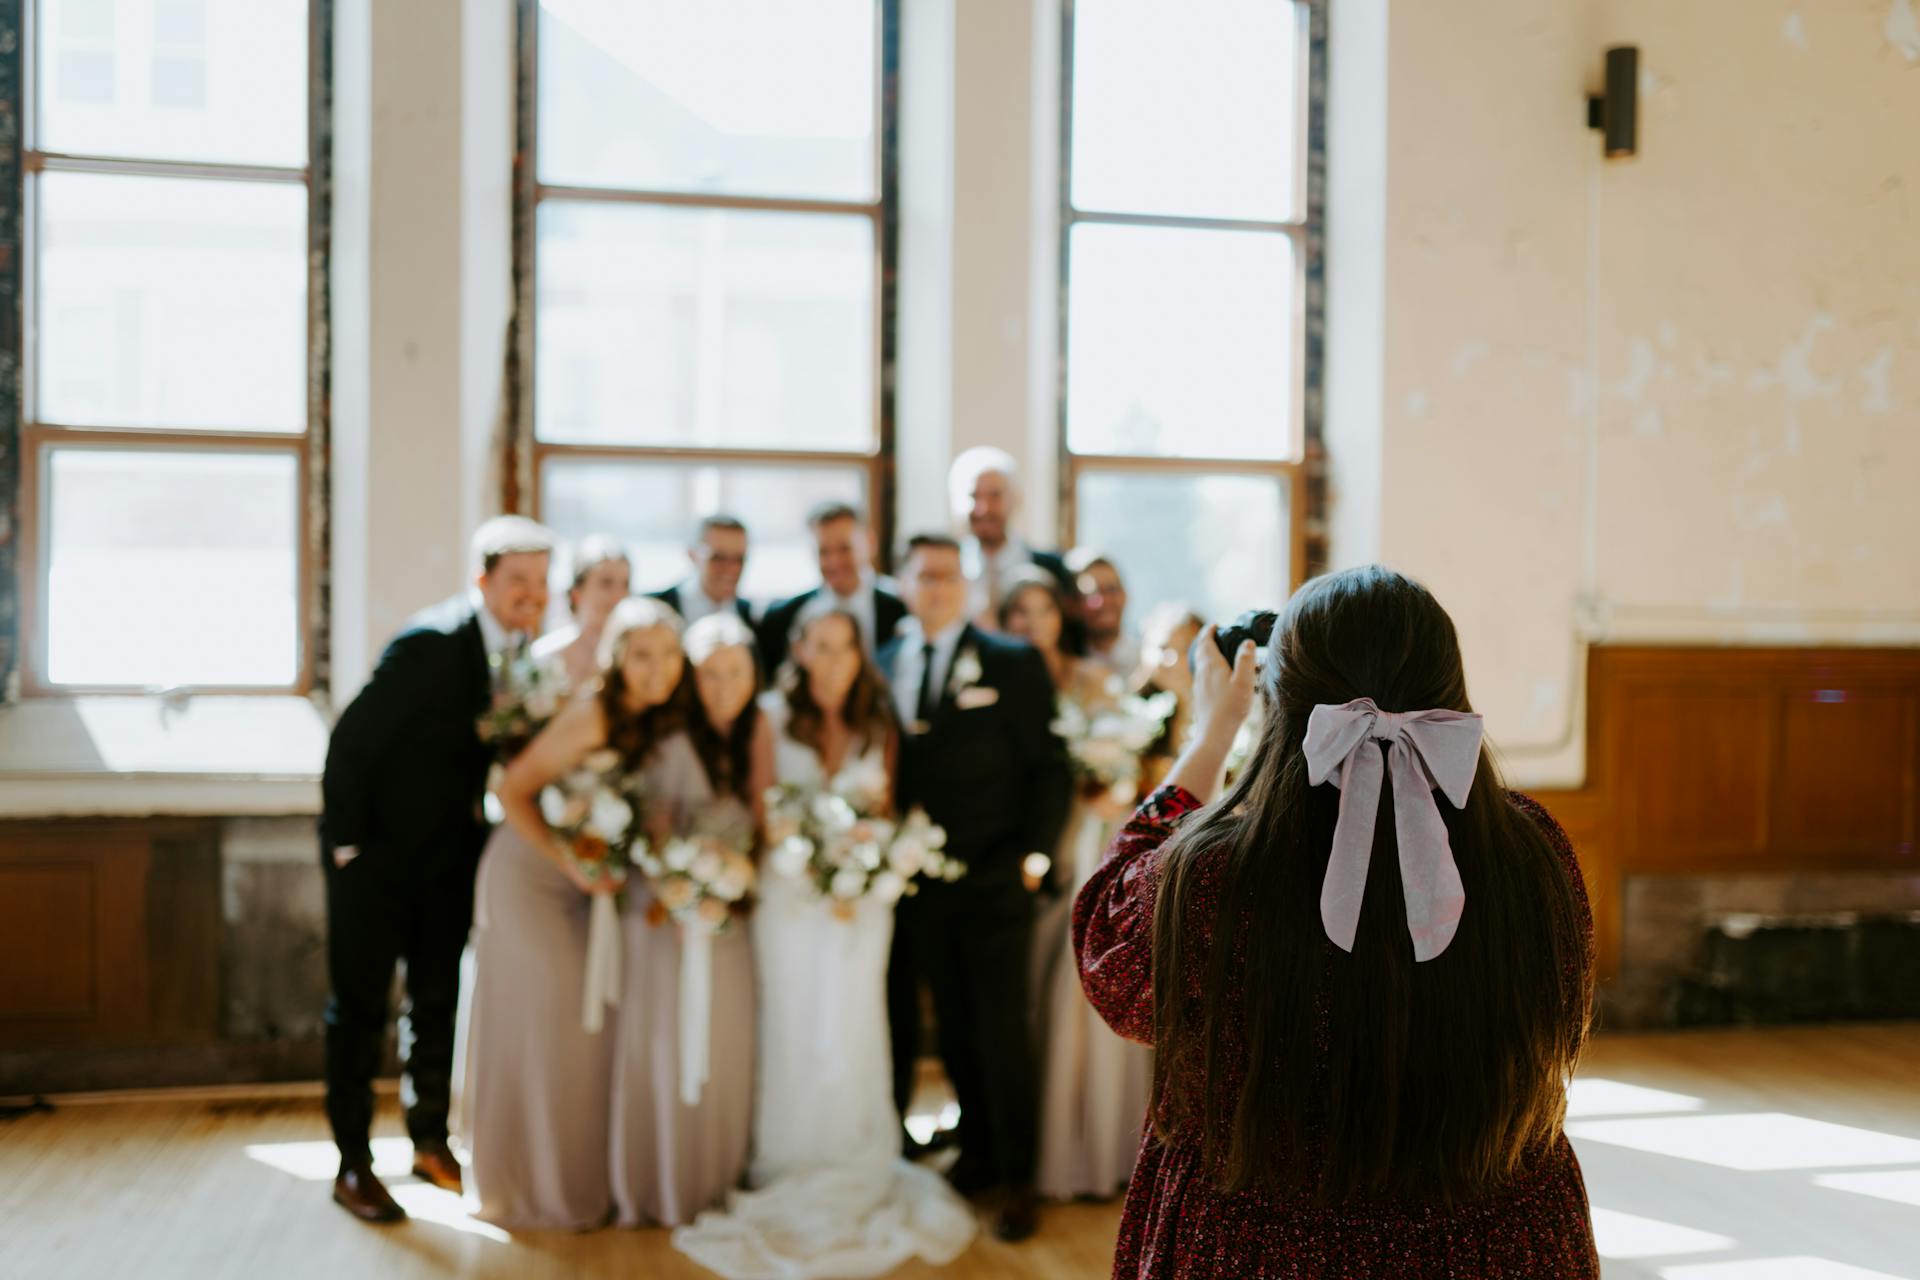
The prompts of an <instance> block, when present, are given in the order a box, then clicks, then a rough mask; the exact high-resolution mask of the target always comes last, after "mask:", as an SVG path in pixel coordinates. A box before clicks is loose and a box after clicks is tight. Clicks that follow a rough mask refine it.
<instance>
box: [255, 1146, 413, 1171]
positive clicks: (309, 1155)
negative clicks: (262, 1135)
mask: <svg viewBox="0 0 1920 1280" xmlns="http://www.w3.org/2000/svg"><path fill="white" fill-rule="evenodd" d="M246 1152H247V1159H249V1160H257V1161H259V1162H260V1163H261V1164H264V1165H267V1166H268V1167H270V1168H274V1169H278V1170H279V1171H280V1172H282V1173H290V1174H292V1175H293V1176H294V1177H296V1178H300V1179H303V1180H305V1181H307V1182H332V1181H333V1178H334V1175H335V1174H337V1173H339V1172H340V1148H338V1147H336V1146H334V1145H333V1144H332V1143H331V1142H256V1143H251V1144H249V1145H248V1146H247V1148H246ZM412 1170H413V1144H412V1143H411V1142H409V1141H407V1140H406V1139H405V1138H375V1139H374V1140H373V1172H374V1175H375V1176H376V1177H378V1178H379V1179H380V1180H381V1181H383V1182H384V1181H386V1180H387V1179H389V1178H404V1177H406V1176H407V1175H408V1174H409V1173H411V1172H412Z"/></svg>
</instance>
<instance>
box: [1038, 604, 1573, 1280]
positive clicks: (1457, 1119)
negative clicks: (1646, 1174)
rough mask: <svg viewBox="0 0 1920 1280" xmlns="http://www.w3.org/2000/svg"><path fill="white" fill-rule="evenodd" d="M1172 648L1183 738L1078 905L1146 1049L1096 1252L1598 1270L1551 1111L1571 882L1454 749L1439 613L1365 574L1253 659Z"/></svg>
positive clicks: (1546, 834) (1125, 1263)
mask: <svg viewBox="0 0 1920 1280" xmlns="http://www.w3.org/2000/svg"><path fill="white" fill-rule="evenodd" d="M1196 656H1197V662H1198V664H1199V665H1198V674H1197V678H1196V681H1195V690H1194V720H1195V733H1194V739H1193V742H1192V745H1191V746H1189V747H1188V748H1187V750H1186V751H1185V752H1184V753H1183V754H1182V756H1181V757H1180V759H1179V760H1178V762H1176V764H1175V765H1174V768H1173V770H1172V772H1171V773H1170V774H1169V775H1168V778H1167V781H1166V784H1165V785H1164V786H1162V787H1161V789H1160V790H1158V791H1157V792H1155V793H1154V795H1153V796H1152V797H1150V798H1149V800H1148V801H1147V803H1146V804H1144V805H1143V806H1142V807H1141V809H1140V810H1139V812H1137V813H1136V814H1135V815H1134V817H1133V819H1132V821H1131V822H1129V823H1128V825H1127V827H1126V829H1125V830H1124V831H1123V832H1122V833H1121V835H1120V838H1119V839H1118V840H1116V841H1115V844H1114V848H1113V850H1112V852H1111V854H1110V855H1109V857H1108V859H1107V861H1106V863H1105V864H1104V865H1103V866H1102V868H1101V869H1100V871H1099V872H1098V873H1097V874H1096V875H1095V877H1094V879H1093V880H1092V881H1091V882H1090V883H1089V884H1088V885H1087V887H1086V889H1085V890H1084V891H1083V892H1082V893H1081V895H1080V898H1079V901H1078V903H1077V905H1076V910H1075V917H1074V943H1075V947H1076V950H1077V953H1078V956H1079V962H1080V971H1081V975H1082V978H1083V980H1084V982H1085V984H1086V987H1087V992H1088V995H1089V997H1090V998H1091V999H1092V1000H1093V1002H1094V1004H1095V1006H1096V1007H1097V1008H1098V1009H1099V1010H1100V1012H1101V1014H1102V1015H1103V1016H1104V1017H1105V1018H1106V1019H1107V1021H1108V1022H1109V1023H1110V1024H1111V1025H1112V1026H1113V1027H1114V1029H1115V1030H1117V1031H1119V1032H1120V1033H1121V1034H1123V1035H1126V1036H1130V1037H1132V1038H1134V1039H1137V1040H1142V1041H1148V1042H1151V1043H1153V1044H1154V1045H1155V1048H1156V1051H1157V1052H1156V1058H1155V1082H1154V1084H1155V1094H1154V1109H1153V1128H1152V1131H1151V1132H1150V1133H1149V1134H1148V1135H1147V1138H1146V1140H1145V1142H1144V1144H1143V1146H1142V1148H1141V1154H1140V1163H1139V1167H1138V1168H1137V1169H1136V1171H1135V1173H1134V1177H1133V1183H1132V1186H1131V1188H1130V1190H1129V1192H1128V1197H1127V1205H1126V1210H1125V1213H1124V1215H1123V1218H1122V1223H1121V1231H1120V1240H1119V1245H1118V1249H1117V1251H1116V1254H1115V1259H1114V1274H1115V1275H1116V1276H1153V1277H1198V1276H1234V1277H1242V1276H1263V1275H1264V1276H1278V1275H1287V1276H1333V1275H1338V1276H1341V1277H1369V1276H1381V1277H1385V1276H1392V1277H1419V1276H1443V1275H1444V1276H1459V1275H1476V1276H1477V1275H1515V1276H1519V1275H1525V1276H1553V1277H1556V1278H1557V1280H1558V1278H1568V1277H1570V1278H1573V1280H1580V1278H1582V1277H1593V1276H1597V1275H1598V1273H1599V1266H1598V1262H1597V1259H1596V1257H1595V1254H1594V1246H1593V1234H1592V1226H1591V1221H1590V1216H1589V1212H1588V1207H1587V1198H1586V1188H1585V1185H1584V1183H1583V1182H1582V1180H1581V1176H1580V1167H1579V1164H1578V1162H1577V1161H1576V1160H1575V1159H1574V1154H1573V1150H1572V1148H1571V1147H1570V1146H1569V1145H1568V1143H1567V1139H1566V1136H1565V1134H1564V1133H1563V1132H1562V1129H1561V1122H1562V1118H1563V1117H1564V1115H1565V1111H1566V1092H1567V1085H1568V1082H1569V1080H1570V1079H1571V1077H1572V1074H1573V1069H1574V1066H1575V1063H1576V1061H1577V1059H1578V1057H1579V1054H1580V1049H1581V1046H1582V1044H1583V1042H1584V1039H1585V1036H1586V1031H1587V1025H1588V1020H1589V1016H1590V1011H1591V1006H1592V996H1593V985H1592V983H1593V980H1592V922H1591V917H1590V915H1589V914H1588V909H1587V901H1586V893H1585V890H1584V889H1583V887H1582V884H1581V879H1580V868H1579V866H1578V864H1577V863H1576V862H1575V860H1574V856H1573V851H1572V849H1571V848H1570V847H1569V845H1568V843H1567V839H1566V836H1565V834H1564V833H1563V832H1562V831H1561V830H1560V828H1559V826H1558V825H1557V824H1555V822H1554V821H1553V819H1552V818H1550V817H1549V816H1548V815H1547V813H1546V811H1545V810H1544V809H1542V808H1541V807H1540V806H1539V805H1537V804H1535V803H1534V802H1533V801H1531V800H1529V799H1527V798H1525V797H1523V796H1519V795H1516V794H1514V793H1511V792H1508V791H1507V790H1505V789H1504V788H1503V786H1502V785H1501V782H1500V779H1499V776H1498V774H1497V773H1496V771H1495V769H1494V765H1493V762H1492V759H1491V758H1490V757H1489V755H1488V754H1487V752H1486V750H1485V748H1484V747H1483V746H1482V745H1481V741H1480V721H1479V717H1478V716H1475V715H1473V714H1472V712H1471V708H1470V706H1469V704H1468V702H1467V690H1466V679H1465V675H1464V673H1463V669H1462V666H1461V660H1460V649H1459V643H1458V640H1457V638H1456V637H1455V634H1454V629H1453V624H1452V621H1451V620H1450V619H1449V618H1448V617H1447V615H1446V613H1445V611H1444V610H1442V609H1441V607H1440V605H1439V603H1438V602H1437V601H1435V600H1434V598H1433V597H1432V596H1431V595H1430V594H1428V593H1427V591H1426V590H1425V589H1424V588H1422V587H1420V586H1419V585H1417V584H1416V583H1414V582H1411V581H1409V580H1408V579H1406V578H1404V577H1401V576H1400V575H1399V574H1396V573H1393V572H1391V571H1388V570H1385V569H1381V568H1378V567H1370V568H1365V569H1356V570H1351V571H1348V572H1345V573H1340V574H1335V575H1332V576H1329V577H1325V578H1320V579H1317V580H1315V581H1313V582H1310V583H1308V584H1307V585H1306V586H1305V587H1303V588H1302V589H1301V590H1300V591H1299V592H1298V593H1297V594H1296V595H1295V596H1294V598H1293V600H1292V601H1291V603H1290V604H1289V605H1288V607H1287V610H1286V612H1285V614H1284V615H1283V616H1282V617H1281V618H1280V620H1279V622H1278V624H1277V625H1276V626H1275V628H1274V634H1273V639H1272V643H1271V645H1270V646H1269V648H1268V650H1267V651H1266V652H1265V656H1264V657H1263V658H1256V656H1255V650H1254V648H1253V646H1252V644H1251V643H1248V644H1245V645H1243V646H1242V648H1241V652H1240V653H1239V654H1238V655H1237V656H1236V660H1235V662H1234V665H1233V667H1232V669H1231V671H1229V669H1228V667H1227V664H1226V662H1225V661H1224V659H1223V658H1222V657H1221V655H1220V654H1219V652H1218V650H1217V649H1216V647H1215V645H1214V640H1213V632H1212V630H1211V629H1209V630H1208V631H1206V632H1204V633H1203V635H1202V638H1201V640H1200V642H1199V644H1198V646H1197V653H1196ZM1256 683H1257V685H1258V692H1259V697H1260V700H1261V703H1262V709H1263V711H1264V713H1265V718H1264V727H1263V730H1262V734H1261V738H1260V741H1259V745H1258V746H1257V747H1256V748H1255V750H1254V754H1253V756H1252V758H1251V760H1250V761H1249V762H1248V764H1247V767H1246V768H1245V770H1244V771H1243V773H1242V775H1241V777H1240V780H1239V781H1238V782H1237V783H1236V784H1235V785H1234V787H1233V788H1232V789H1231V791H1229V793H1228V794H1227V795H1225V796H1224V797H1222V798H1220V799H1219V800H1217V801H1212V802H1211V803H1209V801H1210V800H1211V799H1212V795H1213V792H1214V790H1215V788H1216V786H1217V781H1218V778H1219V775H1220V772H1221V769H1222V766H1223V764H1224V761H1225V758H1226V753H1227V750H1228V748H1229V747H1230V746H1231V744H1232V741H1233V736H1234V732H1235V730H1236V729H1237V728H1238V726H1239V724H1240V722H1241V721H1242V720H1243V719H1244V718H1245V716H1246V714H1247V712H1248V709H1249V707H1250V705H1251V703H1252V700H1253V697H1254V693H1255V686H1256Z"/></svg>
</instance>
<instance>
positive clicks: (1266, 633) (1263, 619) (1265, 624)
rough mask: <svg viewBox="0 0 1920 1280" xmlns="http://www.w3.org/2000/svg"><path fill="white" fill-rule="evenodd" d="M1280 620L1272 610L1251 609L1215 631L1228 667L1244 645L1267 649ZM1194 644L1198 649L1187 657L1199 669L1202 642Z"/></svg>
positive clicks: (1189, 663) (1189, 662) (1196, 641)
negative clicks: (1251, 642)
mask: <svg viewBox="0 0 1920 1280" xmlns="http://www.w3.org/2000/svg"><path fill="white" fill-rule="evenodd" d="M1279 620H1280V615H1279V614H1278V613H1276V612H1274V611H1273V610H1272V609H1249V610H1247V611H1246V612H1245V613H1243V614H1241V615H1240V616H1239V617H1237V618H1235V619H1234V620H1233V621H1232V622H1230V623H1228V624H1227V625H1226V626H1224V627H1220V628H1218V629H1217V630H1215V631H1214V633H1213V640H1214V643H1215V644H1217V645H1219V646H1220V653H1221V656H1222V657H1224V658H1226V660H1227V665H1229V666H1231V665H1233V658H1234V655H1235V654H1236V653H1238V652H1239V651H1240V646H1241V644H1242V643H1244V642H1246V641H1248V640H1251V641H1253V643H1254V646H1255V647H1256V648H1260V649H1264V648H1266V647H1267V645H1268V644H1269V643H1270V642H1271V641H1272V640H1273V626H1274V623H1276V622H1278V621H1279ZM1193 643H1194V645H1195V646H1196V648H1195V649H1194V650H1193V651H1192V652H1191V653H1189V654H1188V655H1187V663H1188V665H1189V666H1192V667H1194V668H1195V669H1198V666H1199V649H1198V647H1197V646H1198V645H1199V644H1200V641H1199V640H1195V641H1194V642H1193Z"/></svg>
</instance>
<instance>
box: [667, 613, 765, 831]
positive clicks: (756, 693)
mask: <svg viewBox="0 0 1920 1280" xmlns="http://www.w3.org/2000/svg"><path fill="white" fill-rule="evenodd" d="M685 642H686V647H687V675H686V680H685V683H686V684H687V685H688V687H689V688H694V687H695V676H694V668H695V667H698V666H699V665H700V664H701V663H703V662H705V661H706V660H707V659H708V658H711V657H712V656H713V655H714V654H716V653H718V652H719V651H720V650H722V649H730V648H733V647H734V646H736V645H738V646H739V647H741V648H743V649H745V650H746V651H747V658H748V660H749V661H750V662H752V663H753V696H752V697H750V698H748V699H747V705H746V707H745V708H744V709H743V710H742V711H741V712H740V714H739V715H737V716H735V717H734V719H733V726H732V727H731V728H730V729H728V730H727V731H726V732H725V733H721V732H720V730H719V728H718V727H717V726H716V725H715V724H714V723H713V721H712V720H710V719H709V718H708V717H707V704H706V703H705V702H704V701H702V700H701V698H700V695H699V693H698V691H697V689H696V691H695V692H694V693H693V694H692V695H691V697H690V699H689V702H690V704H691V706H690V711H691V715H690V717H689V720H688V724H687V736H688V737H689V738H691V739H693V749H694V751H695V753H696V754H698V755H699V757H700V763H701V764H702V765H703V766H704V767H705V768H706V771H707V781H708V782H711V783H712V784H713V789H714V791H715V793H716V794H719V795H729V794H731V795H735V796H738V797H739V798H740V799H742V800H744V801H746V802H747V803H748V804H752V803H753V800H754V797H753V796H752V795H750V794H749V792H751V791H752V790H753V734H754V730H755V729H757V728H758V727H759V725H760V687H761V678H760V651H759V647H758V646H757V645H755V644H754V641H753V631H752V629H751V628H749V627H748V626H747V624H746V623H745V622H742V621H741V620H740V615H739V614H737V613H734V612H732V611H731V610H728V611H726V612H723V613H714V614H709V615H707V616H706V617H704V618H702V619H701V620H700V621H698V622H696V623H694V624H693V625H692V626H691V627H689V628H687V633H686V637H685Z"/></svg>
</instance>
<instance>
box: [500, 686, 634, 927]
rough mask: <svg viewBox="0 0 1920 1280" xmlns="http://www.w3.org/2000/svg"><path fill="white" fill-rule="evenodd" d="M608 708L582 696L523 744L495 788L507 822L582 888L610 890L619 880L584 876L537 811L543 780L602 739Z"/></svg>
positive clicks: (551, 777)
mask: <svg viewBox="0 0 1920 1280" xmlns="http://www.w3.org/2000/svg"><path fill="white" fill-rule="evenodd" d="M606 740H607V728H606V713H605V712H604V711H602V710H601V708H600V703H599V701H598V700H597V699H594V698H580V699H576V700H575V701H573V702H571V703H569V704H567V706H566V708H565V709H564V710H562V711H561V712H560V714H559V715H557V716H555V717H554V718H553V719H552V720H551V721H549V722H548V724H547V727H546V728H544V729H542V730H541V731H540V732H539V733H538V734H537V735H535V737H534V739H533V741H532V742H530V743H528V744H527V748H526V750H524V751H522V752H521V753H520V754H519V755H517V756H515V757H514V759H513V763H512V764H510V765H508V766H507V770H506V773H505V774H504V775H503V776H502V777H501V779H500V785H499V788H498V791H497V794H498V795H499V797H500V808H501V809H502V810H504V811H505V813H506V816H507V825H508V826H510V827H512V828H513V829H514V831H515V832H516V833H518V834H519V836H520V838H521V839H523V840H525V841H526V842H527V843H528V844H530V845H532V846H533V847H534V848H535V849H537V850H539V852H540V854H541V856H543V857H545V858H547V859H548V860H549V861H551V862H552V863H553V865H554V866H556V867H558V868H560V870H561V872H562V873H564V874H565V875H566V877H567V879H569V880H571V881H573V883H574V884H575V885H577V886H579V888H580V890H581V891H582V892H583V893H612V892H613V891H614V890H616V889H618V888H619V887H620V886H619V885H618V884H616V883H614V882H613V881H612V880H611V879H602V880H588V879H586V878H585V877H584V876H582V875H581V874H580V873H579V871H578V869H576V868H575V867H574V865H573V859H571V858H569V857H568V856H567V853H566V851H565V850H564V849H562V848H561V847H560V842H559V841H558V840H555V839H554V838H553V829H552V828H551V827H549V826H548V825H547V820H546V819H545V818H543V817H542V816H541V815H540V792H541V790H542V789H543V788H545V787H546V786H547V784H549V783H551V782H553V781H554V780H555V779H556V778H559V777H560V776H561V775H562V774H564V773H566V772H567V771H568V770H570V769H572V768H573V767H574V766H576V765H578V764H579V763H580V762H581V761H582V760H584V759H585V758H586V757H587V755H588V754H589V753H590V752H592V751H594V750H596V749H598V748H599V747H602V746H604V745H605V744H606Z"/></svg>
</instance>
